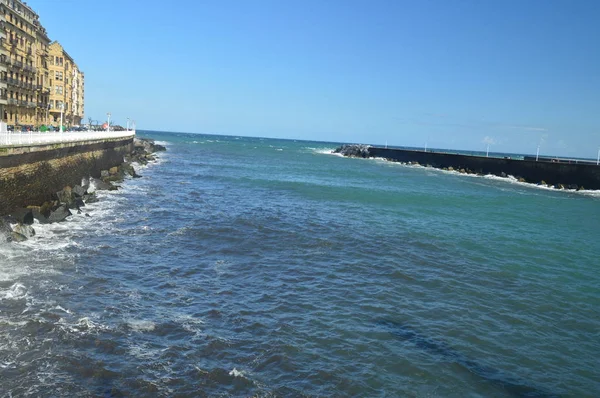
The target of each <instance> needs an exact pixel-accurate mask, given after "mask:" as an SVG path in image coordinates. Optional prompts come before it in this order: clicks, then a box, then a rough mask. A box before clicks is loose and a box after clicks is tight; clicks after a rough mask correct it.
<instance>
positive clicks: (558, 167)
mask: <svg viewBox="0 0 600 398" xmlns="http://www.w3.org/2000/svg"><path fill="white" fill-rule="evenodd" d="M336 152H338V153H341V154H342V155H345V156H354V157H364V158H367V157H371V158H383V159H386V160H389V161H394V162H403V163H418V164H420V165H423V166H430V167H435V168H438V169H448V170H455V171H458V172H462V173H469V174H481V175H486V174H491V175H496V176H501V177H507V176H514V177H515V178H517V179H519V180H520V181H522V182H528V183H532V184H544V185H549V186H555V187H556V188H569V189H600V167H599V166H597V165H596V164H593V163H590V162H587V163H586V162H583V163H582V162H579V163H575V162H571V163H569V162H567V161H547V160H539V161H536V160H535V158H530V157H526V158H524V159H512V158H510V157H505V158H497V157H484V156H472V155H461V154H456V153H445V152H432V151H419V150H410V149H395V148H382V147H375V146H364V145H344V146H342V147H341V148H338V149H337V150H336Z"/></svg>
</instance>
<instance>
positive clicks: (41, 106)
mask: <svg viewBox="0 0 600 398" xmlns="http://www.w3.org/2000/svg"><path fill="white" fill-rule="evenodd" d="M37 107H38V108H42V109H46V108H47V107H48V106H47V105H46V104H44V103H43V102H38V103H37Z"/></svg>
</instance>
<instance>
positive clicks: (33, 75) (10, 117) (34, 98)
mask: <svg viewBox="0 0 600 398" xmlns="http://www.w3.org/2000/svg"><path fill="white" fill-rule="evenodd" d="M83 89H84V86H83V73H82V72H81V71H80V70H79V68H78V67H77V65H76V64H75V62H74V61H73V58H71V57H70V56H69V55H68V54H67V52H66V51H65V50H64V48H63V47H62V46H61V45H60V44H59V43H57V42H52V43H50V39H49V38H48V35H47V33H46V30H45V29H44V27H43V26H42V25H41V23H40V21H39V16H38V15H37V14H36V13H35V12H34V11H33V10H32V9H31V8H30V7H29V6H28V5H27V4H26V3H24V2H22V1H20V0H0V118H1V119H2V121H4V122H6V123H7V124H8V125H14V126H27V127H31V128H37V127H38V126H40V125H42V124H46V125H54V126H58V125H59V124H60V114H61V108H62V107H63V106H64V108H62V110H63V125H65V126H70V125H76V124H80V123H81V119H82V118H83V109H84V108H83V103H84V92H83ZM17 128H18V127H17Z"/></svg>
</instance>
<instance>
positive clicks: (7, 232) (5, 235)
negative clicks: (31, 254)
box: [0, 218, 13, 242]
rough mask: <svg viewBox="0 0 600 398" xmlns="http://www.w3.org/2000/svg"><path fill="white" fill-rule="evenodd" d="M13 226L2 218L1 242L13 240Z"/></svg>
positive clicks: (0, 227)
mask: <svg viewBox="0 0 600 398" xmlns="http://www.w3.org/2000/svg"><path fill="white" fill-rule="evenodd" d="M12 232H13V230H12V228H11V227H10V224H9V223H8V221H6V220H5V219H3V218H0V242H10V241H11V240H12Z"/></svg>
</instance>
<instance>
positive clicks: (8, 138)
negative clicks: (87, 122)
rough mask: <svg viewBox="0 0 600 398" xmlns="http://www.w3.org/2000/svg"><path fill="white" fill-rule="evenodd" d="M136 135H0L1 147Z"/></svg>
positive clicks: (113, 132) (103, 132)
mask: <svg viewBox="0 0 600 398" xmlns="http://www.w3.org/2000/svg"><path fill="white" fill-rule="evenodd" d="M134 135H135V130H128V131H64V132H51V131H46V132H41V131H30V132H6V133H0V147H15V146H31V145H41V144H55V143H64V142H78V141H89V140H101V139H111V138H124V137H131V136H134Z"/></svg>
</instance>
